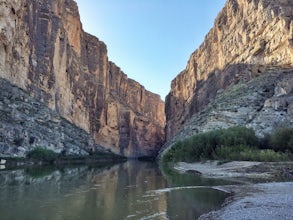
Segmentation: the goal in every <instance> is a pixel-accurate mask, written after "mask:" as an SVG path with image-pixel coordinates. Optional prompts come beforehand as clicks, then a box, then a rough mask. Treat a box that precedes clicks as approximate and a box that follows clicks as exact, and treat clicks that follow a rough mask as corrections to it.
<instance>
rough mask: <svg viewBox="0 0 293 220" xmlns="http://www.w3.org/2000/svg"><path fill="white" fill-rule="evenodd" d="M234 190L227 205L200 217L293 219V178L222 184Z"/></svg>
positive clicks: (218, 219)
mask: <svg viewBox="0 0 293 220" xmlns="http://www.w3.org/2000/svg"><path fill="white" fill-rule="evenodd" d="M221 188H223V189H226V190H228V191H230V192H231V193H232V196H230V197H228V198H227V200H226V202H225V203H224V204H223V206H222V207H221V208H220V209H218V210H214V211H211V212H208V213H206V214H203V215H201V216H200V217H199V220H234V219H242V220H244V219H247V220H248V219H258V220H267V219H274V220H281V219H282V220H283V219H293V211H292V210H293V192H292V189H293V182H271V183H259V184H252V185H244V186H233V187H232V188H231V187H225V186H223V187H221Z"/></svg>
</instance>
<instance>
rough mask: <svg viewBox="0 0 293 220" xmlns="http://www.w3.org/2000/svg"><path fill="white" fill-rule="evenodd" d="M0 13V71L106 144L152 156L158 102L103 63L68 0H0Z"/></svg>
mask: <svg viewBox="0 0 293 220" xmlns="http://www.w3.org/2000/svg"><path fill="white" fill-rule="evenodd" d="M0 18H1V19H0V71H1V75H0V76H1V77H3V78H5V79H7V80H8V81H9V82H11V83H13V84H14V85H16V86H18V87H20V88H22V89H23V90H25V91H27V92H28V93H29V94H30V95H31V96H33V97H34V98H36V99H37V100H40V101H42V102H43V103H44V104H45V105H47V106H48V107H49V108H50V109H52V110H53V111H56V113H58V114H60V115H61V116H62V117H64V118H65V119H67V120H68V121H69V122H71V123H73V124H75V125H76V126H78V127H80V128H81V129H83V130H85V131H86V132H88V133H90V134H91V136H92V137H93V138H94V140H95V143H96V144H98V145H100V146H103V147H105V148H106V149H110V150H111V151H113V152H115V153H118V154H121V155H124V156H128V157H137V156H152V155H154V154H156V152H157V151H158V150H159V148H160V146H161V145H162V143H163V142H164V126H165V114H164V103H163V102H162V101H161V99H160V97H159V96H158V95H156V94H153V93H151V92H149V91H147V90H146V89H145V88H144V87H143V86H141V85H140V84H139V83H137V82H135V81H133V80H131V79H128V77H127V75H125V74H124V73H123V72H122V71H121V70H120V69H119V67H117V66H116V65H115V64H114V63H111V62H109V61H108V57H107V48H106V45H105V44H104V43H103V42H101V41H100V40H99V39H97V38H96V37H94V36H91V35H89V34H87V33H85V32H84V31H83V29H82V25H81V22H80V18H79V13H78V8H77V5H76V3H75V2H74V1H73V0H54V1H51V0H42V1H35V0H24V1H18V0H9V1H8V0H1V1H0Z"/></svg>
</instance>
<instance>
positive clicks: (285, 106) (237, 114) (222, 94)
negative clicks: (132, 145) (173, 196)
mask: <svg viewBox="0 0 293 220" xmlns="http://www.w3.org/2000/svg"><path fill="white" fill-rule="evenodd" d="M292 18H293V10H292V1H291V0H282V1H275V0H227V2H226V5H225V7H224V8H223V10H222V11H221V12H220V13H219V15H218V16H217V18H216V20H215V23H214V27H213V28H212V29H211V30H210V32H209V33H208V34H207V36H206V37H205V40H204V42H203V43H202V45H201V46H200V47H199V48H198V49H197V50H196V51H195V52H194V53H193V54H192V55H191V56H190V59H189V61H188V64H187V67H186V69H185V70H183V71H182V72H181V73H180V74H179V75H178V76H177V77H176V78H175V79H174V80H173V81H172V84H171V91H170V93H169V95H168V96H167V98H166V107H165V111H166V119H167V125H166V137H167V141H169V142H172V141H174V140H176V139H181V138H184V137H188V136H191V135H194V134H196V133H198V132H202V131H207V130H213V129H217V128H226V127H229V126H233V125H243V126H248V127H252V128H254V129H255V130H256V132H257V133H258V134H259V135H263V134H264V133H267V132H268V133H269V132H271V131H272V129H274V128H276V127H278V126H292V127H293V113H292V108H293V89H292V85H293V72H292V70H293V21H292Z"/></svg>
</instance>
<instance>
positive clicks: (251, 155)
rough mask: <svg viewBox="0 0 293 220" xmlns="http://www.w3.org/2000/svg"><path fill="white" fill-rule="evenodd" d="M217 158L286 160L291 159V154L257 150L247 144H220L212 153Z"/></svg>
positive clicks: (267, 160) (266, 160)
mask: <svg viewBox="0 0 293 220" xmlns="http://www.w3.org/2000/svg"><path fill="white" fill-rule="evenodd" d="M214 158H215V159H218V160H246V161H265V162H269V161H270V162H272V161H288V160H290V159H292V155H291V154H285V153H281V152H275V151H273V150H269V149H267V150H259V149H256V148H251V147H248V146H243V145H240V146H234V147H228V146H222V147H220V148H218V149H217V150H216V152H215V155H214Z"/></svg>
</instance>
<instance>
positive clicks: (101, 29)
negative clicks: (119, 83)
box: [75, 0, 225, 100]
mask: <svg viewBox="0 0 293 220" xmlns="http://www.w3.org/2000/svg"><path fill="white" fill-rule="evenodd" d="M75 1H76V2H77V4H78V7H79V12H80V17H81V21H82V24H83V28H84V30H85V31H86V32H88V33H90V34H92V35H95V36H96V37H98V38H99V39H100V40H102V41H104V42H105V43H106V45H107V48H108V57H109V60H111V61H113V62H114V63H116V65H117V66H119V67H120V68H121V69H122V71H123V72H124V73H126V74H127V75H128V77H129V78H132V79H134V80H136V81H138V82H139V83H141V84H142V85H143V86H145V88H146V89H148V90H150V91H152V92H154V93H157V94H159V95H161V98H162V99H163V100H164V99H165V96H166V95H167V94H168V92H169V91H170V85H171V80H172V79H173V78H174V77H175V76H176V75H177V74H179V73H180V72H181V71H182V70H184V69H185V67H186V64H187V61H188V59H189V56H190V55H191V53H192V52H193V51H195V49H197V48H198V47H199V45H200V44H201V43H202V42H203V40H204V37H205V35H206V34H207V33H208V31H209V30H210V29H211V27H212V26H213V23H214V19H215V18H216V16H217V14H218V13H219V12H220V10H221V9H222V8H223V6H224V4H225V0H75Z"/></svg>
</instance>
